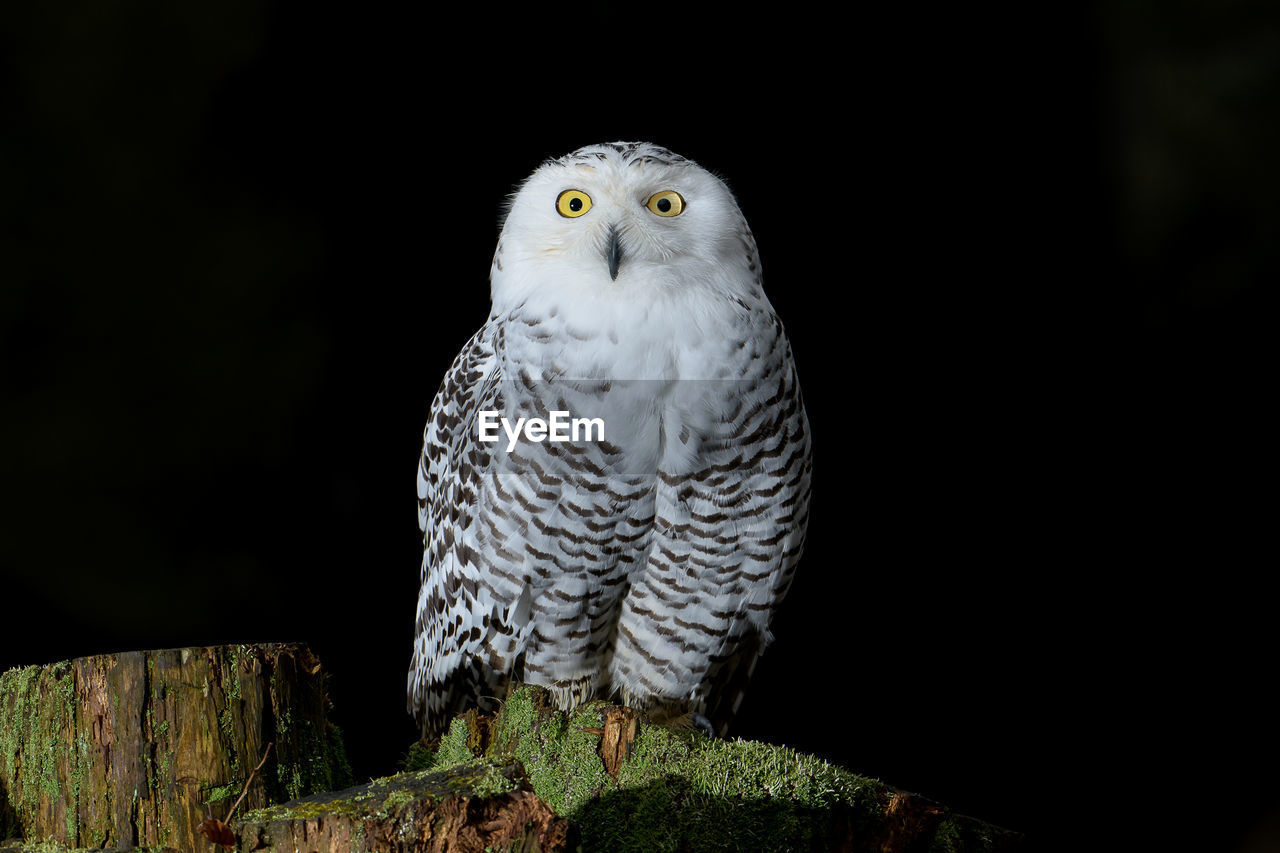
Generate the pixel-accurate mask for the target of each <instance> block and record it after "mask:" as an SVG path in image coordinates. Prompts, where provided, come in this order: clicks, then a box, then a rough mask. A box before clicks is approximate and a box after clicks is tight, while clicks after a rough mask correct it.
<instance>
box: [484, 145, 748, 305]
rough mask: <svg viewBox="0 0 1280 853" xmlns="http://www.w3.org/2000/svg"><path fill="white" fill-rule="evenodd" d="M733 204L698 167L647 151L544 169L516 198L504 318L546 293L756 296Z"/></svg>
mask: <svg viewBox="0 0 1280 853" xmlns="http://www.w3.org/2000/svg"><path fill="white" fill-rule="evenodd" d="M753 246H754V244H753V243H752V241H751V236H750V231H749V230H748V228H747V224H746V221H745V220H744V218H743V216H742V212H741V211H740V210H739V209H738V204H737V202H736V201H735V200H734V198H733V194H732V193H731V192H730V191H729V189H728V187H727V186H725V184H724V182H723V181H721V180H720V179H719V178H717V177H716V176H715V175H713V174H711V173H710V172H708V171H707V170H706V169H704V168H702V167H701V166H699V165H698V164H696V163H694V162H693V161H692V160H688V159H686V158H684V157H681V156H679V155H677V154H673V153H672V152H671V151H668V150H667V149H665V148H662V147H661V146H658V145H653V144H651V143H646V142H615V143H605V144H600V145H589V146H587V147H585V148H580V149H578V150H577V151H575V152H573V153H572V154H568V155H566V156H564V157H560V158H557V159H553V160H548V161H547V162H545V163H543V164H542V165H541V166H540V167H539V168H538V169H537V170H536V171H535V172H534V173H533V174H532V175H530V176H529V178H528V179H527V180H525V182H524V183H523V184H522V185H521V186H520V187H519V189H518V190H517V191H516V193H515V194H514V195H513V196H512V198H511V201H510V206H509V208H508V211H507V215H506V218H505V220H504V222H503V227H502V234H501V236H500V237H499V240H498V248H497V251H496V252H495V253H494V259H493V267H492V270H491V282H492V290H493V301H494V307H495V308H500V307H501V306H502V305H503V304H504V303H506V304H517V303H519V302H520V301H523V300H527V299H529V298H536V296H537V295H538V294H544V295H545V294H554V295H555V297H557V298H560V299H564V298H566V297H567V298H571V299H582V300H589V301H593V302H594V301H599V300H606V301H607V300H634V299H646V300H655V299H662V298H669V297H677V296H678V295H679V294H688V293H690V292H697V291H707V292H717V291H718V292H722V293H726V294H735V295H739V294H740V295H745V294H746V293H748V292H750V291H751V290H752V288H754V287H758V280H757V277H756V275H755V267H756V263H755V259H754V250H753Z"/></svg>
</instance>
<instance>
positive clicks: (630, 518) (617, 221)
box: [408, 143, 811, 736]
mask: <svg viewBox="0 0 1280 853" xmlns="http://www.w3.org/2000/svg"><path fill="white" fill-rule="evenodd" d="M490 281H491V285H492V310H491V311H490V314H489V318H488V320H487V321H486V323H485V324H484V326H483V327H482V328H481V329H480V330H479V331H478V332H477V333H476V334H475V335H474V336H473V337H472V339H471V341H470V342H469V343H468V344H467V345H466V346H465V347H464V348H463V350H462V352H461V353H460V354H459V355H458V357H457V359H456V360H455V361H454V364H453V367H452V368H451V369H450V371H449V372H448V374H447V375H446V376H445V379H444V382H443V383H442V385H441V387H440V391H439V393H438V394H437V395H436V398H435V401H434V403H433V405H432V408H431V415H430V418H429V420H428V423H427V428H426V433H425V437H424V444H423V452H422V457H421V461H420V464H419V468H418V504H419V522H420V526H421V528H422V532H423V543H424V554H423V561H422V585H421V590H420V592H419V597H418V617H417V625H416V638H415V642H414V649H413V659H412V664H411V668H410V671H409V679H408V706H409V710H410V712H411V713H413V714H414V715H415V716H416V717H417V718H418V720H419V722H420V724H421V726H422V730H423V732H424V734H426V735H428V736H430V735H434V734H438V733H439V732H440V731H442V730H443V728H444V727H445V726H447V724H448V721H449V719H450V718H451V717H452V716H453V715H454V714H456V713H458V712H459V711H461V710H462V709H464V708H466V707H468V706H470V705H478V706H480V707H492V705H493V703H494V701H495V700H497V699H500V698H501V697H502V696H503V695H505V690H506V687H507V685H508V684H510V683H511V682H527V683H534V684H542V685H545V686H547V687H548V688H550V690H551V691H552V694H553V695H554V697H555V699H556V701H557V703H558V704H559V705H560V706H561V707H563V708H566V709H568V708H571V707H573V706H574V705H576V704H578V703H579V702H582V701H585V700H586V699H588V698H591V697H594V696H615V695H616V696H617V697H619V698H621V699H622V701H624V702H626V703H627V704H629V705H631V706H633V707H638V708H641V709H644V710H646V711H649V712H650V713H653V714H655V715H673V714H679V713H692V714H698V715H705V717H707V718H709V719H710V721H711V723H712V724H713V725H714V726H715V727H716V729H717V730H719V731H721V732H723V731H724V730H725V729H726V727H727V726H728V723H729V721H730V719H731V718H732V716H733V714H734V712H735V711H736V710H737V707H738V703H739V702H740V700H741V697H742V693H743V690H744V689H745V686H746V683H747V680H748V679H749V677H750V673H751V670H752V668H753V667H754V664H755V660H756V658H757V657H758V655H759V654H760V652H761V651H762V650H763V649H764V647H765V645H767V643H768V642H769V639H770V634H769V623H770V619H771V617H772V615H773V612H774V610H775V608H776V607H777V605H778V604H779V602H781V601H782V599H783V597H784V596H785V595H786V592H787V588H788V587H789V586H790V583H791V579H792V575H793V572H794V570H795V567H796V563H797V561H798V559H799V556H800V552H801V549H802V547H803V543H804V535H805V527H806V523H807V520H808V502H809V478H810V469H811V460H810V449H809V432H808V423H807V421H806V418H805V413H804V407H803V403H802V401H801V396H800V389H799V385H798V382H797V379H796V373H795V367H794V364H793V362H792V358H791V350H790V346H789V345H788V343H787V340H786V337H785V335H784V334H783V329H782V324H781V323H780V322H779V320H778V318H777V316H776V315H775V313H774V311H773V308H772V307H771V306H770V304H769V301H768V299H767V298H766V297H765V295H764V291H763V289H762V287H761V278H760V268H759V261H758V259H757V255H756V247H755V241H754V239H753V238H752V236H751V231H750V229H749V228H748V227H747V224H746V221H745V219H744V218H743V216H742V214H741V212H740V211H739V209H738V206H737V204H736V202H735V201H734V199H733V196H732V195H731V193H730V192H729V190H728V189H727V187H726V186H725V185H724V183H723V182H721V181H720V180H719V179H718V178H716V177H715V176H713V175H712V174H710V173H709V172H707V171H706V170H705V169H703V168H701V167H699V166H698V165H697V164H695V163H693V162H692V161H690V160H687V159H684V158H682V157H679V156H677V155H675V154H673V153H671V152H670V151H667V150H666V149H664V148H661V147H659V146H656V145H651V144H647V143H611V144H605V145H593V146H588V147H586V148H583V149H580V150H579V151H576V152H574V153H573V154H570V155H568V156H566V157H562V158H559V159H557V160H552V161H548V162H547V163H544V164H543V165H542V166H541V167H540V168H539V169H538V170H537V171H535V172H534V174H533V175H532V176H530V177H529V178H528V180H527V181H526V182H525V183H524V184H523V185H522V186H521V187H520V189H519V191H518V192H517V193H516V195H515V196H514V198H513V200H512V203H511V207H510V210H509V212H508V214H507V217H506V220H505V222H504V225H503V229H502V233H501V235H500V237H499V240H498V247H497V251H496V252H495V253H494V258H493V265H492V268H491V273H490ZM482 411H491V412H496V413H500V414H501V415H502V416H504V417H506V418H507V419H508V421H509V423H511V424H514V423H516V422H517V418H520V417H524V418H531V417H540V418H544V419H545V418H546V417H547V415H548V413H550V412H552V411H564V412H568V413H569V414H570V415H572V416H574V417H583V418H592V417H598V418H599V420H600V421H601V422H602V423H603V426H604V438H603V440H594V439H593V440H587V439H586V438H583V439H581V440H578V441H569V442H552V441H549V440H547V441H541V442H540V441H536V440H530V439H529V437H528V436H527V434H526V436H525V437H524V438H523V440H521V441H520V442H519V443H518V444H517V446H516V447H515V448H514V449H513V450H512V451H511V452H507V445H508V438H507V435H506V434H505V433H502V434H501V436H502V437H501V440H500V441H499V442H496V443H487V442H483V441H481V440H479V435H480V433H479V423H478V421H479V414H480V412H482Z"/></svg>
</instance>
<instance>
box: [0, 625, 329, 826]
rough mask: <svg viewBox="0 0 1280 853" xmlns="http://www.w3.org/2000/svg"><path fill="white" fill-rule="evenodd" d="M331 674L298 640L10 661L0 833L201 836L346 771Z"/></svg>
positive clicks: (1, 692) (2, 733)
mask: <svg viewBox="0 0 1280 853" xmlns="http://www.w3.org/2000/svg"><path fill="white" fill-rule="evenodd" d="M327 715H328V698H327V696H326V693H325V675H324V672H323V671H322V669H321V666H320V663H319V661H318V660H317V659H316V658H315V656H314V655H312V654H311V652H310V651H309V650H308V649H307V648H306V647H305V646H300V645H297V644H252V645H237V646H212V647H201V648H188V649H166V650H160V651H141V652H123V653H119V654H105V655H94V656H92V657H85V658H78V659H76V660H72V661H64V662H61V663H55V664H50V665H47V666H30V667H25V668H22V669H14V670H10V671H8V672H6V673H4V674H3V675H0V838H5V837H8V836H11V835H14V834H21V836H22V837H24V838H26V839H28V840H29V841H45V840H51V841H56V842H59V843H61V844H65V845H66V846H68V847H122V848H124V847H133V846H138V845H157V846H159V845H166V846H170V847H174V848H177V849H180V850H196V849H205V848H206V847H207V846H208V843H207V842H206V841H205V840H204V839H203V838H202V837H200V836H199V835H198V833H197V831H196V827H197V826H198V825H199V824H200V822H201V821H203V820H204V819H205V818H207V817H209V816H210V815H212V816H213V817H215V818H219V819H225V818H226V817H227V814H226V811H227V809H229V808H230V805H231V803H233V802H234V801H235V798H236V797H238V796H239V794H240V793H241V790H242V789H243V787H244V785H245V783H246V781H247V779H248V777H249V775H250V772H251V771H252V770H253V768H254V767H255V765H257V764H258V762H259V760H260V758H261V757H262V755H263V753H264V751H265V750H266V746H267V744H268V743H269V742H270V743H274V747H273V749H272V751H271V754H270V756H269V757H268V760H267V763H266V764H265V765H264V767H263V769H262V771H260V772H259V773H258V774H257V776H256V777H255V778H254V780H253V783H252V785H251V786H250V788H249V791H248V794H247V796H246V798H245V805H244V806H243V807H245V808H255V807H261V806H265V805H267V804H269V803H276V802H283V801H285V800H289V799H294V798H297V797H300V796H304V795H306V794H310V793H313V792H316V791H328V790H332V789H333V788H335V787H342V786H343V785H345V784H349V783H350V778H349V777H350V771H349V769H348V768H347V766H346V760H345V757H344V755H343V753H342V747H341V737H340V735H339V733H338V732H337V730H336V728H334V727H333V726H332V724H331V723H330V722H329V720H328V716H327Z"/></svg>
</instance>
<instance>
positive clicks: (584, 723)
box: [435, 688, 889, 851]
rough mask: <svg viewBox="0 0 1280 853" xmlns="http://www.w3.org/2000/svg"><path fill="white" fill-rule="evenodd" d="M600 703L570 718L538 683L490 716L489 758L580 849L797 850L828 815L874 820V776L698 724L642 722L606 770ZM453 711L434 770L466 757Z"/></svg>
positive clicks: (821, 831)
mask: <svg viewBox="0 0 1280 853" xmlns="http://www.w3.org/2000/svg"><path fill="white" fill-rule="evenodd" d="M606 707H608V706H607V705H606V704H605V703H591V704H588V705H586V706H584V707H583V708H581V709H579V710H578V711H576V712H574V713H573V714H572V715H565V714H561V713H558V712H556V711H554V710H552V709H551V708H550V707H549V706H548V703H547V701H546V696H545V694H544V693H543V692H542V691H540V690H539V689H538V688H522V689H520V690H517V691H516V692H514V693H513V694H512V695H511V696H510V697H508V699H507V701H506V703H505V704H504V705H503V707H502V710H501V711H500V713H499V714H498V715H497V718H496V719H495V720H494V721H493V723H492V729H491V737H490V742H489V746H488V754H489V756H490V757H496V756H498V755H501V754H503V753H511V754H512V755H514V756H515V757H516V758H518V759H519V760H520V761H521V762H522V763H523V765H524V767H525V770H526V773H527V775H528V778H529V783H530V785H531V786H532V788H533V790H534V791H535V792H536V793H537V794H538V796H540V797H541V798H542V799H543V800H544V801H545V802H546V803H547V804H548V805H550V806H551V807H552V808H553V809H555V811H556V812H557V813H558V814H560V815H561V816H563V817H567V818H569V819H571V820H573V821H575V822H576V823H577V824H578V825H579V826H580V828H581V830H582V834H583V843H584V847H585V849H589V850H591V849H607V850H616V851H623V850H645V851H660V850H672V851H674V850H680V849H696V850H718V849H734V850H739V849H762V850H763V849H769V850H788V849H797V848H807V847H808V846H810V845H811V844H814V843H817V842H818V841H819V840H820V839H822V838H825V837H827V836H828V835H829V832H830V828H831V825H832V821H833V820H835V819H836V816H837V815H839V817H840V819H841V820H845V821H853V822H860V821H866V822H872V821H874V820H876V819H877V818H878V816H879V814H880V811H881V809H882V802H883V798H884V797H885V796H886V795H887V792H888V791H889V789H888V787H887V786H885V785H884V784H883V783H881V782H879V781H877V780H874V779H868V778H865V777H862V776H858V775H856V774H853V773H850V772H849V771H847V770H845V769H843V768H841V767H838V766H836V765H832V764H829V763H827V762H825V761H822V760H821V759H818V758H815V757H813V756H809V755H804V754H801V753H797V752H795V751H794V750H792V749H789V748H787V747H785V746H771V745H769V744H762V743H755V742H751V741H743V740H733V741H729V740H715V739H711V738H708V737H706V736H705V735H703V734H701V733H700V732H691V731H676V730H672V729H667V728H663V727H660V726H654V725H643V724H642V725H641V726H640V727H639V730H638V735H637V737H636V740H635V741H634V743H633V744H632V750H631V754H630V756H629V757H628V759H627V760H626V761H625V762H624V763H623V764H622V766H621V768H620V770H619V773H618V778H617V779H616V780H615V779H614V778H612V777H611V776H610V775H609V774H608V773H607V772H606V771H605V768H604V762H603V760H602V759H601V758H600V755H599V752H598V750H599V746H600V736H599V735H598V734H594V733H592V732H589V731H586V730H587V729H599V728H601V727H602V725H603V722H602V711H603V709H604V708H606ZM466 736H467V727H466V725H465V724H464V723H463V721H462V719H461V718H459V719H455V720H454V721H453V723H452V725H451V726H450V729H449V733H448V734H447V735H446V736H445V737H444V738H443V739H442V740H441V743H440V747H439V750H438V751H437V753H436V755H435V766H436V767H438V768H445V767H450V766H460V765H463V764H464V762H472V761H474V759H475V755H474V751H473V750H472V749H469V748H468V747H467V737H466Z"/></svg>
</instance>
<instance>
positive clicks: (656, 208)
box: [644, 190, 684, 216]
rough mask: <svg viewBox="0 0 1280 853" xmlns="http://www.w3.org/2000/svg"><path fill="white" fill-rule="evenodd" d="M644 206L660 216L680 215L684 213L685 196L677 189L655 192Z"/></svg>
mask: <svg viewBox="0 0 1280 853" xmlns="http://www.w3.org/2000/svg"><path fill="white" fill-rule="evenodd" d="M644 206H645V207H647V208H649V209H650V210H652V211H653V212H654V213H656V214H658V215H659V216H679V215H680V214H681V213H684V196H682V195H680V193H678V192H676V191H675V190H663V191H662V192H660V193H654V194H653V195H652V196H651V197H650V198H649V200H648V201H646V202H645V203H644Z"/></svg>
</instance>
